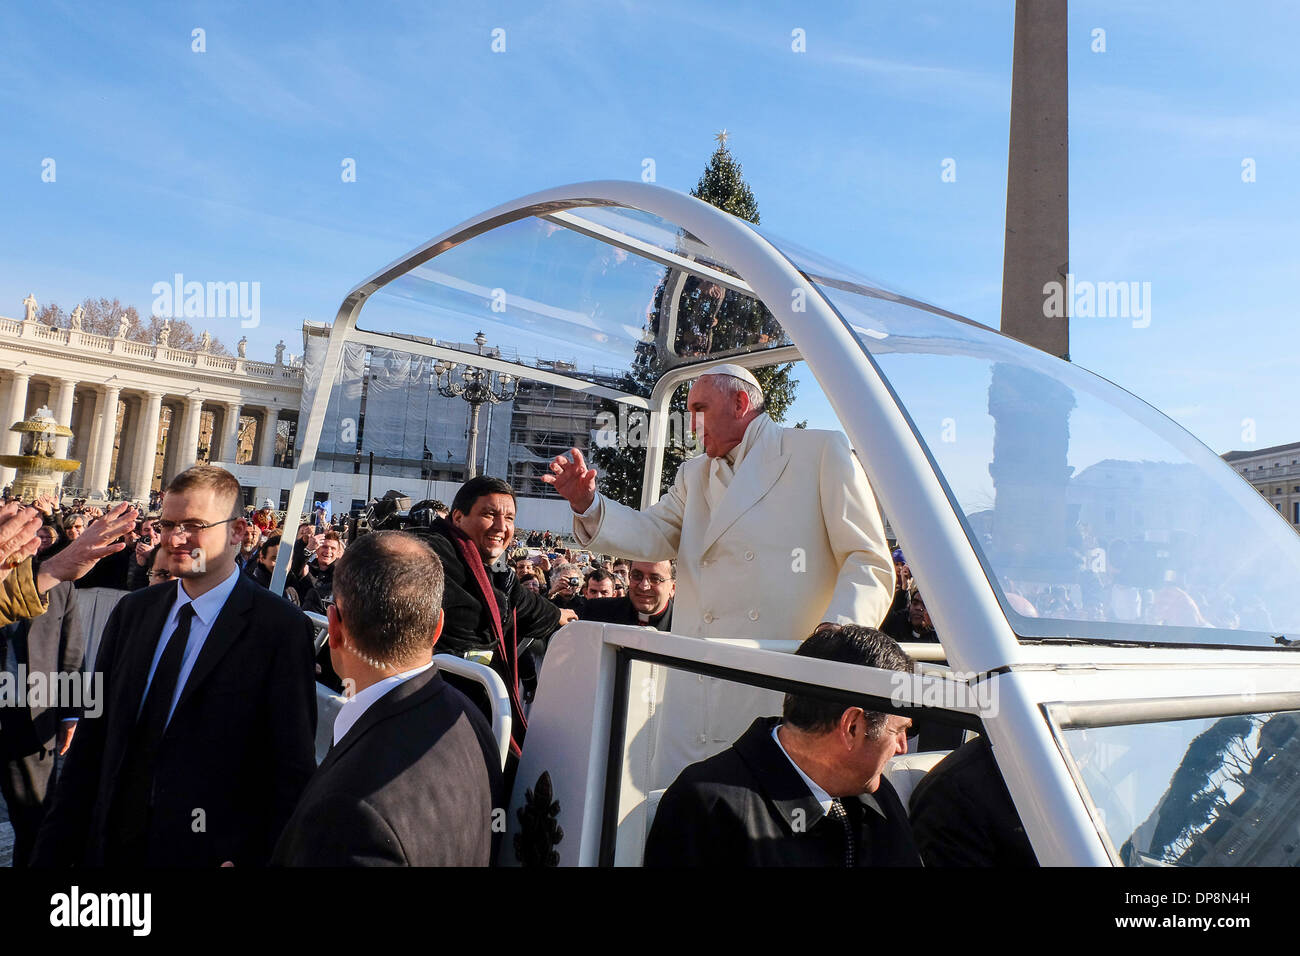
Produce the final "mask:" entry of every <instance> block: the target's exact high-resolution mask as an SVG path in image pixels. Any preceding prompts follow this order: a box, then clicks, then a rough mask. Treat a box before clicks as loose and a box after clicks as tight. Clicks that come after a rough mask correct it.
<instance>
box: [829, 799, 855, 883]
mask: <svg viewBox="0 0 1300 956" xmlns="http://www.w3.org/2000/svg"><path fill="white" fill-rule="evenodd" d="M829 816H830V817H831V818H832V819H834V820H838V821H839V822H840V825H841V826H842V827H844V865H845V866H846V867H849V868H852V867H853V863H854V859H853V850H854V845H853V821H851V820H850V819H849V814H848V811H846V810H845V809H844V804H843V803H841V802H840V798H839V797H835V798H834V799H832V800H831V812H830V814H829Z"/></svg>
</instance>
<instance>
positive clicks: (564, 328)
mask: <svg viewBox="0 0 1300 956" xmlns="http://www.w3.org/2000/svg"><path fill="white" fill-rule="evenodd" d="M591 185H610V184H591ZM571 190H572V193H571V195H572V196H574V197H582V196H584V195H587V194H586V193H584V192H583V190H582V187H571ZM557 192H563V191H557ZM593 192H598V191H597V190H593ZM642 192H651V194H652V195H659V194H662V195H663V196H666V197H672V199H671V201H669V200H665V204H664V208H670V207H671V205H672V203H680V202H681V201H682V198H683V197H680V196H678V195H677V194H672V193H668V192H667V191H665V190H653V191H651V190H650V189H649V188H648V187H647V189H645V190H639V191H638V193H637V195H640V194H641V193H642ZM641 204H642V205H651V203H648V202H645V203H641ZM656 208H659V207H658V206H657V207H656ZM716 215H717V216H719V217H721V218H724V219H726V220H728V225H727V228H731V229H741V230H744V231H745V235H746V236H748V237H749V239H748V240H747V241H752V242H755V243H763V242H768V243H771V245H772V246H774V247H775V248H776V249H777V250H778V251H779V252H780V253H781V254H782V255H784V256H785V257H786V258H787V259H788V260H789V262H790V263H792V264H793V265H794V267H795V268H796V269H797V270H798V272H799V273H800V274H801V275H802V276H803V277H804V279H805V280H806V286H798V287H794V288H791V289H789V295H790V301H789V302H782V303H781V304H780V306H781V307H780V308H779V309H777V311H780V312H782V314H789V312H791V311H793V312H801V311H803V308H801V302H800V297H801V296H820V297H821V298H822V299H823V300H824V302H825V303H826V304H827V305H829V307H830V309H832V310H833V311H834V313H835V314H836V315H837V316H838V317H839V319H840V320H841V321H842V322H843V323H845V324H846V325H847V327H848V328H849V329H850V330H851V332H852V334H853V336H854V340H855V341H856V343H857V345H858V347H859V348H860V349H861V356H860V359H861V361H863V362H866V363H869V364H870V366H871V367H872V368H874V369H875V370H876V371H877V372H878V373H879V375H880V377H881V379H882V380H883V381H884V383H885V384H886V386H887V387H888V389H889V390H890V392H891V394H892V395H893V396H894V398H895V400H896V401H897V404H898V406H899V408H900V409H901V411H902V413H903V415H904V416H905V417H906V419H907V421H908V423H909V424H910V426H911V429H912V431H913V433H914V435H915V438H916V442H917V444H918V447H919V450H920V452H921V453H922V454H924V455H925V456H926V457H927V458H928V460H929V462H930V463H931V465H932V467H933V470H934V473H935V476H936V477H937V479H938V481H939V482H940V483H941V485H942V487H943V490H944V492H945V493H946V495H947V497H948V501H949V503H950V504H951V506H952V509H953V511H954V513H955V514H956V516H957V518H958V519H959V520H960V522H961V524H962V527H963V529H964V530H965V532H966V535H967V537H968V539H969V542H970V546H971V548H972V549H973V551H974V553H975V555H976V556H977V558H978V560H979V562H980V564H981V565H982V566H983V569H984V572H985V575H986V576H987V578H988V580H989V583H990V584H991V586H992V588H993V590H994V592H995V594H996V597H997V600H998V602H999V603H1000V605H1001V607H1002V609H1003V611H1004V612H1005V614H1006V617H1007V620H1008V621H1009V622H1010V624H1011V625H1012V627H1013V629H1014V631H1015V632H1016V634H1017V635H1018V636H1019V637H1020V638H1021V639H1022V640H1038V641H1042V640H1070V641H1106V642H1133V643H1164V644H1189V645H1230V646H1266V647H1279V646H1284V645H1283V642H1282V641H1279V640H1277V639H1276V638H1277V637H1278V636H1282V635H1291V636H1293V637H1294V636H1300V598H1298V597H1297V590H1298V589H1297V588H1296V586H1295V582H1296V581H1300V536H1297V535H1296V534H1295V533H1294V531H1292V530H1291V529H1290V528H1289V527H1288V526H1287V524H1286V523H1285V521H1284V520H1283V519H1282V518H1281V516H1279V515H1278V514H1276V513H1275V512H1274V510H1273V509H1272V508H1271V507H1270V506H1269V505H1268V503H1267V502H1265V501H1264V500H1263V499H1262V498H1261V497H1260V496H1259V495H1258V494H1256V492H1255V491H1254V489H1253V488H1251V486H1250V485H1249V484H1247V483H1246V482H1244V481H1243V480H1242V479H1241V478H1240V477H1239V476H1238V475H1237V474H1236V473H1235V472H1234V471H1233V470H1232V469H1231V468H1230V467H1229V466H1228V465H1226V464H1225V463H1224V462H1222V461H1221V460H1220V459H1219V458H1218V457H1217V456H1215V455H1214V454H1213V453H1212V452H1210V451H1209V450H1208V449H1207V448H1205V447H1204V446H1203V445H1201V444H1200V443H1199V442H1197V441H1196V440H1195V439H1194V438H1192V437H1191V436H1190V435H1188V434H1187V433H1186V432H1185V431H1183V430H1182V429H1181V428H1179V427H1178V426H1177V425H1175V424H1174V423H1173V422H1171V421H1170V420H1168V419H1167V418H1165V417H1164V416H1162V415H1161V414H1160V413H1158V412H1157V411H1155V410H1154V409H1152V408H1151V407H1150V406H1148V405H1146V404H1144V403H1143V402H1141V401H1139V400H1138V399H1136V398H1134V397H1133V396H1132V395H1130V394H1129V393H1127V392H1125V391H1124V390H1123V389H1120V388H1118V387H1117V386H1115V385H1113V384H1111V383H1109V382H1107V381H1105V380H1103V379H1101V378H1099V377H1097V376H1095V375H1093V374H1091V373H1089V372H1087V371H1085V370H1083V369H1081V368H1079V367H1078V366H1076V365H1072V364H1070V363H1068V362H1065V361H1061V360H1059V359H1057V358H1055V357H1052V356H1049V355H1046V354H1044V353H1042V352H1039V351H1037V350H1035V349H1033V348H1030V347H1028V346H1026V345H1024V344H1022V343H1020V342H1018V341H1016V340H1014V339H1011V338H1008V337H1006V336H1003V335H1001V334H1000V333H998V332H995V331H994V330H992V329H989V328H987V327H985V326H982V325H979V324H978V323H974V322H971V321H969V320H966V319H963V318H961V317H959V316H955V315H952V314H951V313H946V312H943V311H941V310H938V309H935V308H933V307H931V306H928V305H925V304H924V303H920V302H916V301H914V300H911V299H907V298H905V297H902V296H899V295H896V294H894V293H891V292H889V291H887V290H884V289H881V288H879V287H878V286H875V285H873V284H872V283H871V282H870V281H868V280H866V279H863V278H861V277H859V276H857V275H855V274H854V273H853V272H852V271H851V270H849V269H846V268H844V267H842V266H837V265H833V264H830V263H827V262H824V261H822V260H820V259H819V258H816V257H814V256H813V255H811V254H809V253H806V252H804V251H802V250H799V249H797V248H795V247H793V246H791V245H789V244H785V243H782V242H781V241H780V240H775V239H772V238H770V237H766V238H765V239H764V238H760V237H759V234H758V233H757V232H756V231H754V230H752V228H751V227H749V226H748V224H741V223H738V222H737V221H736V220H731V218H730V217H726V216H725V215H724V214H722V213H716ZM751 271H752V270H751ZM748 278H749V279H751V280H754V281H757V279H756V277H754V276H753V275H751V276H749V277H748ZM769 301H771V300H769ZM349 303H352V304H353V306H357V305H358V304H359V309H360V311H359V312H356V311H354V310H353V308H350V307H349ZM774 305H775V303H774ZM353 314H355V315H356V329H357V331H358V332H360V333H361V335H360V336H356V334H355V333H352V335H353V336H355V337H359V338H361V339H362V340H367V341H370V342H371V344H375V343H376V342H378V341H379V340H378V336H383V338H384V340H385V341H387V343H388V344H389V346H390V347H391V348H395V349H397V348H403V349H407V350H409V352H410V353H411V354H413V355H423V356H426V357H427V359H428V361H429V362H432V361H433V359H434V358H435V357H439V358H446V357H449V356H452V357H453V360H454V356H456V355H458V354H468V355H476V353H475V349H474V346H473V345H467V344H464V343H469V342H471V340H472V338H473V336H474V334H475V333H476V332H478V331H480V330H481V331H483V332H484V333H485V334H486V336H487V338H488V340H490V341H491V342H492V343H493V344H494V346H495V348H494V349H493V350H492V353H491V355H490V356H489V359H491V360H494V361H493V362H488V363H484V361H483V353H482V351H481V350H480V351H479V352H478V353H477V356H476V360H477V361H478V362H479V363H480V364H489V365H491V366H492V367H495V368H497V369H498V370H509V371H511V373H512V374H513V375H515V376H516V377H519V378H523V379H527V378H530V377H539V376H540V377H543V378H546V379H548V380H550V381H552V382H562V383H563V384H565V385H566V386H567V387H569V388H572V389H575V390H577V391H579V392H581V391H587V392H589V393H591V394H593V395H602V396H605V397H610V398H615V399H617V400H620V401H624V402H627V403H630V404H634V405H641V406H646V405H647V402H648V399H650V397H651V396H652V394H654V393H655V386H656V385H657V384H659V383H660V382H661V381H663V380H664V379H665V377H668V376H670V377H671V378H672V379H674V380H675V379H676V378H678V377H680V375H681V374H682V373H683V372H684V371H686V370H688V369H690V368H691V367H693V366H696V365H702V364H704V363H709V362H717V361H739V362H742V364H745V365H748V366H750V367H755V366H761V365H763V364H771V362H775V361H789V360H790V359H791V358H792V357H797V356H796V353H795V352H794V350H793V349H792V348H790V347H791V346H794V347H798V346H799V345H800V341H799V337H800V334H799V333H798V332H796V334H795V336H794V338H792V336H791V335H790V334H788V333H787V331H786V330H785V329H784V328H783V327H782V324H781V323H780V322H779V321H778V320H777V319H776V318H775V316H774V315H773V309H769V308H768V306H767V305H766V304H764V302H763V301H761V300H760V298H759V296H758V295H756V294H755V292H754V289H753V288H751V285H750V284H749V282H747V281H746V277H744V276H742V274H741V270H740V269H739V268H737V267H735V265H734V264H733V263H730V262H728V261H727V260H726V258H725V257H724V256H722V255H721V254H719V253H718V252H717V251H716V249H713V248H710V247H709V246H707V245H706V244H705V243H703V242H702V241H701V240H700V239H699V238H697V237H696V236H695V235H692V234H691V233H690V232H688V231H687V230H685V229H683V228H680V227H678V226H677V225H675V224H673V223H672V222H669V221H667V220H665V219H664V218H661V217H660V216H658V215H655V214H654V213H651V212H648V211H644V210H641V209H635V208H631V206H630V205H620V204H619V203H616V202H613V201H609V200H607V199H589V198H587V199H584V198H572V199H568V200H552V201H548V202H541V203H536V204H533V205H516V206H505V207H500V209H499V210H494V211H493V212H490V213H486V214H484V216H482V217H479V218H478V219H476V220H471V222H470V223H468V224H466V226H464V227H462V228H461V230H460V231H459V232H452V233H448V234H447V235H446V236H445V237H444V238H442V239H440V240H437V241H435V242H432V243H430V244H429V245H428V246H426V247H423V248H422V249H421V250H416V252H414V253H412V255H411V256H409V257H408V258H407V259H406V260H403V261H402V262H400V263H398V264H396V265H395V266H393V267H390V269H389V270H388V271H387V272H385V273H380V274H378V275H377V276H376V277H375V278H374V279H372V280H370V281H369V282H368V283H365V284H363V285H361V286H358V288H357V290H354V293H353V294H352V295H351V296H349V299H348V301H347V302H345V305H344V308H343V309H342V310H340V317H341V318H343V317H344V316H345V315H353ZM367 333H370V335H369V336H367ZM802 336H803V337H804V338H805V341H806V339H807V336H808V332H807V330H806V329H805V331H804V332H803V333H802ZM395 339H404V340H406V343H405V344H403V343H401V342H397V341H395ZM777 349H780V350H782V351H780V352H779V353H776V354H773V355H772V357H771V361H770V362H765V361H764V358H765V354H764V353H767V352H772V351H773V350H777ZM342 361H343V357H342V352H341V351H340V352H338V353H337V357H336V366H335V371H336V372H337V369H338V367H339V365H340V364H341V363H342ZM810 365H811V366H812V369H813V371H814V373H816V374H818V377H819V379H820V378H821V373H820V372H819V370H818V368H817V367H816V364H815V363H813V362H812V361H811V360H810ZM412 374H413V375H415V376H416V378H417V379H418V378H420V377H421V376H426V375H427V374H428V372H427V370H424V369H422V368H421V367H419V366H418V365H417V366H415V371H414V372H413V373H412ZM823 385H825V382H823ZM832 387H833V386H832ZM661 391H662V390H661ZM828 391H829V389H828ZM832 397H833V396H832ZM658 400H659V401H661V402H662V403H664V407H666V402H667V395H662V396H660V397H659V398H658ZM837 407H839V408H840V409H841V417H842V418H843V414H844V411H843V410H844V409H845V408H849V409H851V408H852V407H853V402H852V400H851V396H850V397H849V398H847V399H846V400H845V401H843V402H841V403H839V404H838V405H837ZM593 427H594V426H593ZM426 451H427V446H426ZM858 452H859V457H860V458H861V459H862V461H863V465H864V467H865V468H866V470H867V473H868V475H871V473H872V470H873V462H872V456H873V449H871V448H865V449H864V448H859V449H858ZM904 530H905V529H904ZM904 544H905V545H906V546H908V547H911V548H913V549H916V548H924V547H925V546H926V544H925V542H917V541H904ZM922 583H923V585H924V582H922Z"/></svg>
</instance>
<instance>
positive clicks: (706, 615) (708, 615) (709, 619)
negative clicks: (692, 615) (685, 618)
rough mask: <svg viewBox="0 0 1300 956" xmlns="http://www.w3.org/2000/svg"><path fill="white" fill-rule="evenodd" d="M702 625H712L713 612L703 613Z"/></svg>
mask: <svg viewBox="0 0 1300 956" xmlns="http://www.w3.org/2000/svg"><path fill="white" fill-rule="evenodd" d="M704 623H705V624H712V623H713V612H712V611H705V612H704Z"/></svg>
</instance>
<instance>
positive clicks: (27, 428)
mask: <svg viewBox="0 0 1300 956" xmlns="http://www.w3.org/2000/svg"><path fill="white" fill-rule="evenodd" d="M9 430H10V431H13V432H18V433H19V434H20V435H22V440H21V443H20V445H19V449H18V452H19V453H18V454H17V455H0V465H6V466H7V467H9V468H14V469H16V470H17V474H16V475H14V482H13V491H12V494H13V496H14V497H15V498H20V499H22V500H23V501H31V500H32V499H34V498H37V497H39V496H41V495H43V494H52V495H54V496H55V497H58V494H59V490H60V488H61V487H62V485H63V476H64V475H65V474H67V473H68V472H70V471H76V470H77V469H78V468H80V467H81V462H79V461H70V460H69V459H67V458H55V457H54V440H55V439H56V438H62V437H67V438H71V437H72V429H71V428H69V427H68V426H67V425H60V424H59V423H58V422H57V421H55V419H54V413H53V412H52V411H50V409H49V408H48V407H46V406H42V407H41V408H38V409H37V410H36V411H35V412H34V413H33V414H32V417H31V418H29V419H27V420H26V421H20V422H14V423H13V425H12V426H11V427H10V429H9Z"/></svg>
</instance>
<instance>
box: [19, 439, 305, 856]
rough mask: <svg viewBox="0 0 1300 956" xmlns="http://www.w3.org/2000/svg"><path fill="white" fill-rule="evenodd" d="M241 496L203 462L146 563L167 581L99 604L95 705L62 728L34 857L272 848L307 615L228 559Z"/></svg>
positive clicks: (182, 482) (239, 524) (163, 522)
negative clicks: (64, 736) (103, 621)
mask: <svg viewBox="0 0 1300 956" xmlns="http://www.w3.org/2000/svg"><path fill="white" fill-rule="evenodd" d="M238 499H239V483H238V481H236V479H235V477H234V476H233V475H231V474H230V473H229V472H228V471H225V470H223V469H221V468H216V467H211V466H206V465H204V466H198V467H195V468H190V469H189V470H187V471H183V472H181V473H180V474H179V475H177V476H176V477H175V478H174V479H172V482H171V484H170V485H169V486H168V489H167V495H166V497H165V499H164V502H163V511H162V517H161V519H160V520H159V521H158V527H159V530H160V532H161V544H160V548H161V549H163V550H161V551H160V552H159V556H158V558H156V559H155V562H156V563H157V562H165V564H166V570H169V571H170V572H171V573H172V574H173V575H174V576H175V577H176V578H178V579H179V580H177V581H167V582H164V583H161V584H157V585H155V586H153V587H150V588H147V589H145V590H143V591H133V592H132V593H130V594H128V595H127V596H126V597H124V598H122V600H121V601H120V602H119V603H118V605H117V607H116V608H115V609H114V610H113V613H112V615H111V616H110V617H109V619H108V623H107V625H106V626H105V629H104V637H103V642H102V644H101V645H100V649H99V653H98V656H97V657H96V660H95V667H96V670H97V671H99V672H101V673H102V674H103V675H104V685H103V686H104V689H103V694H104V698H105V700H106V704H105V706H104V711H103V714H102V715H101V716H100V717H98V718H96V719H93V720H92V719H90V718H89V717H87V718H83V720H82V721H81V725H80V726H79V728H78V731H77V734H76V736H75V737H74V738H73V743H72V748H71V750H70V751H69V752H68V758H67V763H66V765H65V767H64V769H63V773H62V774H61V775H60V777H59V781H58V784H57V788H56V792H55V797H54V805H53V807H52V808H51V810H50V813H49V815H48V816H47V817H46V819H45V822H44V825H43V826H42V828H41V831H40V835H39V837H38V839H37V845H36V849H35V853H34V857H33V865H36V866H71V865H77V864H85V865H89V866H131V867H137V866H203V867H209V866H210V867H217V866H220V865H221V864H223V863H226V862H231V863H234V864H235V865H237V866H248V865H254V866H255V865H261V864H264V863H266V861H267V860H268V859H269V857H270V855H271V850H272V848H273V847H274V845H275V840H276V838H277V837H278V835H279V833H280V830H281V828H282V827H283V826H284V824H285V822H286V821H287V820H288V819H289V816H290V814H291V813H292V812H293V808H294V805H295V804H296V803H297V800H298V797H299V796H300V795H301V793H302V789H303V787H304V786H305V785H306V783H307V779H308V778H309V777H310V776H311V773H312V770H313V768H314V765H315V759H314V755H315V742H314V741H315V726H316V700H315V690H314V688H313V671H314V667H313V664H312V651H313V641H312V638H313V629H312V626H311V623H310V622H309V621H308V620H307V618H306V616H305V615H303V614H302V612H301V611H299V610H298V609H297V608H295V607H293V606H292V605H291V604H289V603H288V602H287V601H284V600H282V599H281V598H278V597H275V596H274V595H272V594H271V593H270V592H268V591H267V590H265V589H264V588H261V587H259V586H258V585H257V583H256V582H254V581H253V580H252V579H251V578H249V577H248V576H247V575H244V574H240V573H239V571H238V569H237V568H236V566H235V556H236V554H237V553H238V550H239V545H240V542H241V541H242V540H243V537H244V524H245V522H244V519H243V517H241V516H240V514H239V512H238V510H237V507H238V504H237V503H238ZM161 569H162V568H161V567H159V568H158V570H161Z"/></svg>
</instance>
